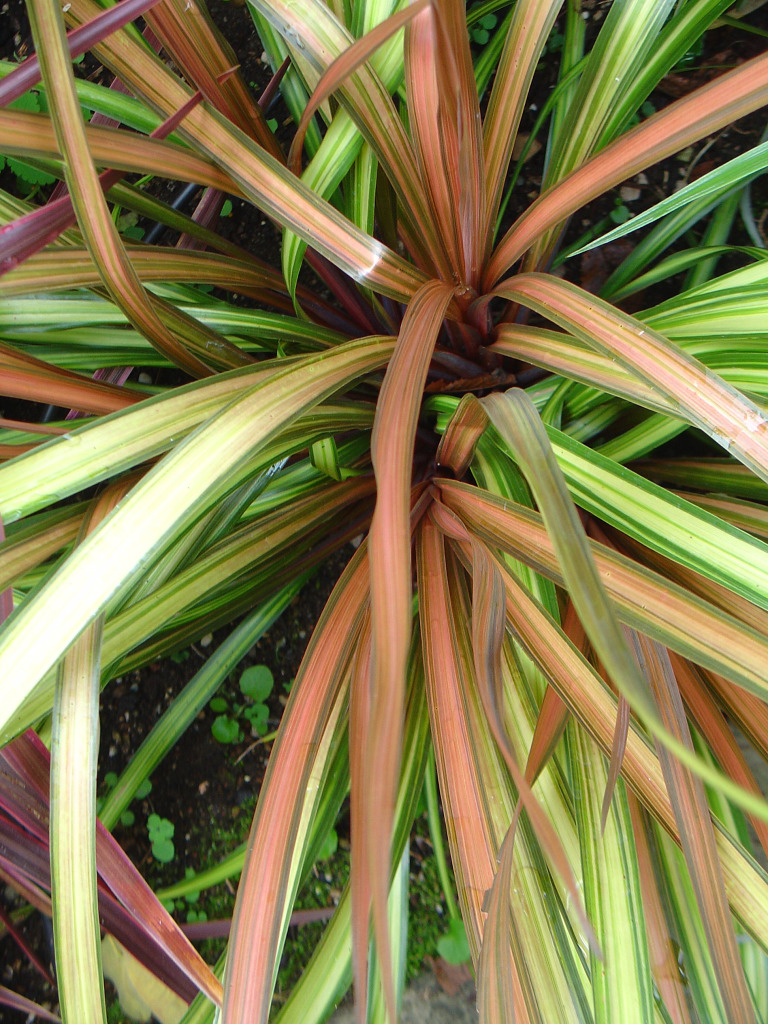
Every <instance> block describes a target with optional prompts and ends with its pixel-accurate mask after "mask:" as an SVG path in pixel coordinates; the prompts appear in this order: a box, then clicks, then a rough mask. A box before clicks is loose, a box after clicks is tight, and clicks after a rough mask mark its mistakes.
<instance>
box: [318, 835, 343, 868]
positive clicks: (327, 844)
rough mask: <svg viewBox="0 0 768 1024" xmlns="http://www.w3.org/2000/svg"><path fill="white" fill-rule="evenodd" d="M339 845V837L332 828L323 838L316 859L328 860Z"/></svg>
mask: <svg viewBox="0 0 768 1024" xmlns="http://www.w3.org/2000/svg"><path fill="white" fill-rule="evenodd" d="M338 847H339V837H338V835H337V834H336V829H335V828H332V829H331V830H330V832H328V834H327V835H326V837H325V839H324V840H323V845H322V846H321V847H320V849H319V851H318V854H317V859H318V860H330V858H331V857H332V856H333V855H334V853H336V850H337V849H338Z"/></svg>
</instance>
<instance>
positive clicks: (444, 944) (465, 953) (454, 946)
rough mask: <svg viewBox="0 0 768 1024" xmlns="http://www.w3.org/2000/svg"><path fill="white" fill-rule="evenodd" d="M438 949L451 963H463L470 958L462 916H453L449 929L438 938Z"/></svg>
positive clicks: (444, 958)
mask: <svg viewBox="0 0 768 1024" xmlns="http://www.w3.org/2000/svg"><path fill="white" fill-rule="evenodd" d="M437 951H438V953H439V954H440V956H441V957H442V958H443V960H447V961H448V963H449V964H463V963H466V961H467V960H469V943H468V942H467V931H466V928H465V927H464V922H463V921H462V920H461V918H460V917H452V918H451V920H450V921H449V922H448V931H447V932H446V933H445V935H441V936H440V938H439V939H438V940H437Z"/></svg>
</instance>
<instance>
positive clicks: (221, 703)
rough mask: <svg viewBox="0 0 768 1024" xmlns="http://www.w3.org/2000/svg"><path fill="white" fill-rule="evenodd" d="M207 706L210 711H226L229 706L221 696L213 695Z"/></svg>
mask: <svg viewBox="0 0 768 1024" xmlns="http://www.w3.org/2000/svg"><path fill="white" fill-rule="evenodd" d="M208 707H209V708H210V709H211V711H218V712H221V711H226V710H227V709H228V708H229V704H228V703H227V701H226V700H224V698H223V697H214V698H213V700H212V701H211V702H210V704H209V705H208Z"/></svg>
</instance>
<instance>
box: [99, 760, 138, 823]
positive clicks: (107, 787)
mask: <svg viewBox="0 0 768 1024" xmlns="http://www.w3.org/2000/svg"><path fill="white" fill-rule="evenodd" d="M116 785H117V772H107V774H106V775H105V776H104V782H103V786H104V793H103V795H102V796H100V797H98V798H97V800H96V813H97V814H99V813H100V812H101V808H102V806H103V805H104V801H105V800H106V798H107V797H108V796H109V794H110V793H111V792H112V790H113V789H114V788H115V786H116ZM151 792H152V783H151V782H150V781H149V779H144V781H143V782H142V784H141V785H140V786H139V788H138V789H137V790H136V794H135V796H134V798H133V799H134V800H143V799H144V797H145V796H149V794H150V793H151ZM135 821H136V815H135V814H134V813H133V811H131V810H128V809H126V810H124V811H123V813H122V814H121V815H120V824H121V825H122V826H123V827H124V828H130V827H131V825H133V823H134V822H135Z"/></svg>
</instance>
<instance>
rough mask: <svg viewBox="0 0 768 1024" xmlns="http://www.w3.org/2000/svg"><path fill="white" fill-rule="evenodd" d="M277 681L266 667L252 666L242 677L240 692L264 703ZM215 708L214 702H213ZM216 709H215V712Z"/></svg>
mask: <svg viewBox="0 0 768 1024" xmlns="http://www.w3.org/2000/svg"><path fill="white" fill-rule="evenodd" d="M274 685H275V679H274V676H273V675H272V673H271V671H270V670H269V669H268V668H267V666H266V665H251V667H250V668H247V669H246V670H245V672H243V674H242V675H241V676H240V690H241V692H242V693H243V694H244V695H245V696H246V697H250V698H251V700H254V701H264V700H266V699H267V697H268V696H269V695H270V693H272V687H273V686H274ZM211 707H213V701H211ZM215 710H216V708H214V711H215Z"/></svg>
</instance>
